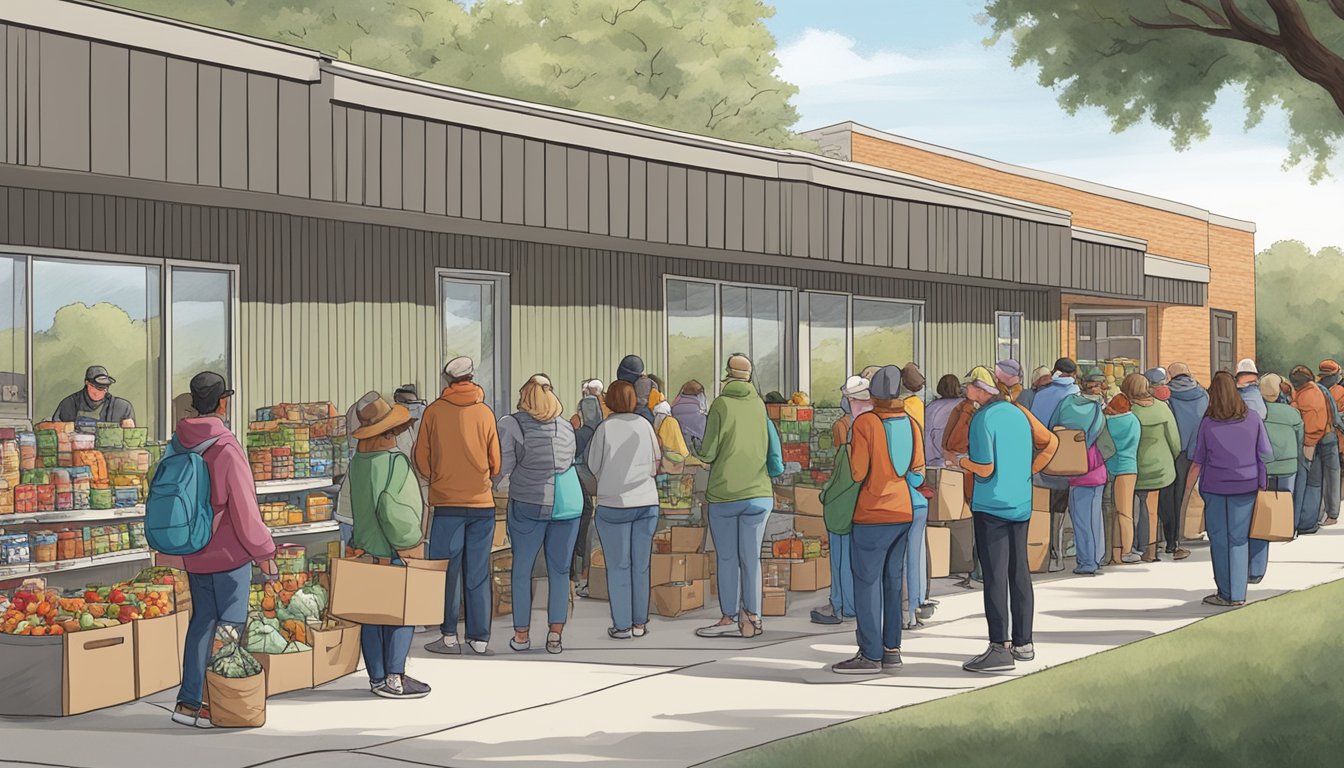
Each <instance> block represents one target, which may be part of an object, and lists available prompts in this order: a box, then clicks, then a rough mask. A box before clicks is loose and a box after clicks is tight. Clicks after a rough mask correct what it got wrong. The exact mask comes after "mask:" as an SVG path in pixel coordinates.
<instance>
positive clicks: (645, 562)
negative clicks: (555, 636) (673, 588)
mask: <svg viewBox="0 0 1344 768" xmlns="http://www.w3.org/2000/svg"><path fill="white" fill-rule="evenodd" d="M596 522H597V538H598V540H600V541H601V542H602V556H603V557H604V558H605V559H606V561H607V599H608V600H609V601H610V603H611V624H612V626H613V627H614V628H616V629H620V630H626V629H630V627H631V626H633V625H635V624H638V625H639V626H641V627H642V626H644V625H645V624H648V623H649V561H650V559H651V558H652V556H653V534H654V532H655V531H657V530H658V507H656V506H651V507H604V506H602V505H600V504H599V505H598V507H597V515H596Z"/></svg>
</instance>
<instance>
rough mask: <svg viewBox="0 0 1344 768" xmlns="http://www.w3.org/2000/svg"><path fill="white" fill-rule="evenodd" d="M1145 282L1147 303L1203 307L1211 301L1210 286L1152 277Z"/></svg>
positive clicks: (1145, 279) (1144, 279)
mask: <svg viewBox="0 0 1344 768" xmlns="http://www.w3.org/2000/svg"><path fill="white" fill-rule="evenodd" d="M1143 281H1144V288H1143V298H1144V300H1145V301H1155V302H1158V303H1162V304H1176V305H1182V306H1191V307H1201V306H1204V305H1205V304H1207V303H1208V300H1209V286H1208V285H1206V284H1204V283H1196V282H1191V281H1188V280H1176V279H1173V278H1169V277H1153V276H1151V275H1149V276H1145V277H1144V278H1143Z"/></svg>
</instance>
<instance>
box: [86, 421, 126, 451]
mask: <svg viewBox="0 0 1344 768" xmlns="http://www.w3.org/2000/svg"><path fill="white" fill-rule="evenodd" d="M94 438H95V440H94V445H95V446H96V447H98V448H125V447H126V430H125V429H122V428H121V427H116V426H104V425H102V424H100V425H98V431H97V433H95V435H94Z"/></svg>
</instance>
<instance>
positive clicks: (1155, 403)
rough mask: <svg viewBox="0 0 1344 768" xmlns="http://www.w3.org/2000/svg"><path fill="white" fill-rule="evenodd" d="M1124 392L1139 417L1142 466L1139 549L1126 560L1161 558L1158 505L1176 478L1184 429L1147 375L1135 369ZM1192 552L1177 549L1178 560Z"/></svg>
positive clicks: (1124, 384)
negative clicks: (1161, 495)
mask: <svg viewBox="0 0 1344 768" xmlns="http://www.w3.org/2000/svg"><path fill="white" fill-rule="evenodd" d="M1120 394H1122V395H1124V396H1125V397H1126V398H1128V399H1129V406H1130V409H1131V410H1132V411H1133V413H1134V415H1135V416H1137V417H1138V419H1139V466H1138V470H1139V471H1138V475H1139V476H1138V480H1137V481H1136V483H1135V490H1136V493H1137V496H1136V497H1135V498H1136V502H1137V504H1136V507H1135V513H1136V514H1135V516H1136V517H1137V518H1138V519H1137V521H1136V527H1137V529H1138V532H1137V538H1136V539H1135V542H1134V549H1135V551H1134V552H1132V553H1124V554H1122V557H1121V561H1122V562H1125V563H1137V562H1139V561H1143V562H1145V563H1154V562H1157V560H1158V556H1157V535H1158V531H1159V528H1158V525H1157V506H1158V497H1159V496H1160V494H1161V492H1162V489H1163V488H1166V487H1167V486H1169V485H1171V484H1172V483H1174V482H1176V456H1177V455H1179V454H1180V452H1181V433H1180V430H1179V429H1178V428H1177V427H1176V416H1175V415H1173V414H1172V412H1171V407H1170V406H1168V405H1167V404H1166V403H1164V402H1162V401H1161V400H1158V399H1157V398H1155V397H1153V392H1152V389H1151V388H1150V384H1149V382H1148V379H1147V377H1145V376H1144V375H1143V374H1141V373H1131V374H1130V375H1128V376H1126V377H1125V379H1124V381H1122V382H1121V383H1120ZM1189 556H1190V551H1189V550H1187V549H1177V550H1176V552H1175V553H1174V554H1173V555H1172V557H1173V559H1175V560H1184V559H1185V558H1187V557H1189Z"/></svg>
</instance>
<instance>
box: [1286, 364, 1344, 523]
mask: <svg viewBox="0 0 1344 768" xmlns="http://www.w3.org/2000/svg"><path fill="white" fill-rule="evenodd" d="M1330 362H1333V361H1330V360H1327V361H1325V362H1324V363H1321V368H1322V369H1324V368H1325V367H1326V363H1330ZM1288 381H1289V382H1290V383H1291V384H1292V386H1293V390H1294V391H1293V407H1295V408H1297V412H1298V413H1300V414H1302V428H1303V432H1304V434H1303V441H1302V443H1303V444H1302V462H1303V464H1305V466H1306V472H1305V474H1304V475H1303V478H1304V479H1303V480H1301V483H1302V493H1301V494H1300V497H1299V499H1298V508H1297V532H1298V533H1299V534H1304V535H1310V534H1314V533H1316V532H1317V531H1319V530H1320V527H1321V506H1322V504H1324V505H1325V508H1326V509H1338V508H1339V463H1340V462H1339V433H1338V432H1337V431H1336V430H1335V424H1336V423H1337V422H1338V421H1339V412H1338V410H1337V409H1336V407H1335V401H1334V399H1333V398H1332V397H1331V396H1330V391H1329V390H1327V389H1326V388H1325V386H1324V385H1323V384H1321V383H1320V382H1318V381H1317V380H1316V377H1315V376H1314V375H1312V373H1311V369H1310V368H1308V367H1307V366H1305V365H1299V366H1297V367H1296V368H1294V369H1293V370H1292V372H1290V373H1289V374H1288Z"/></svg>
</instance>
